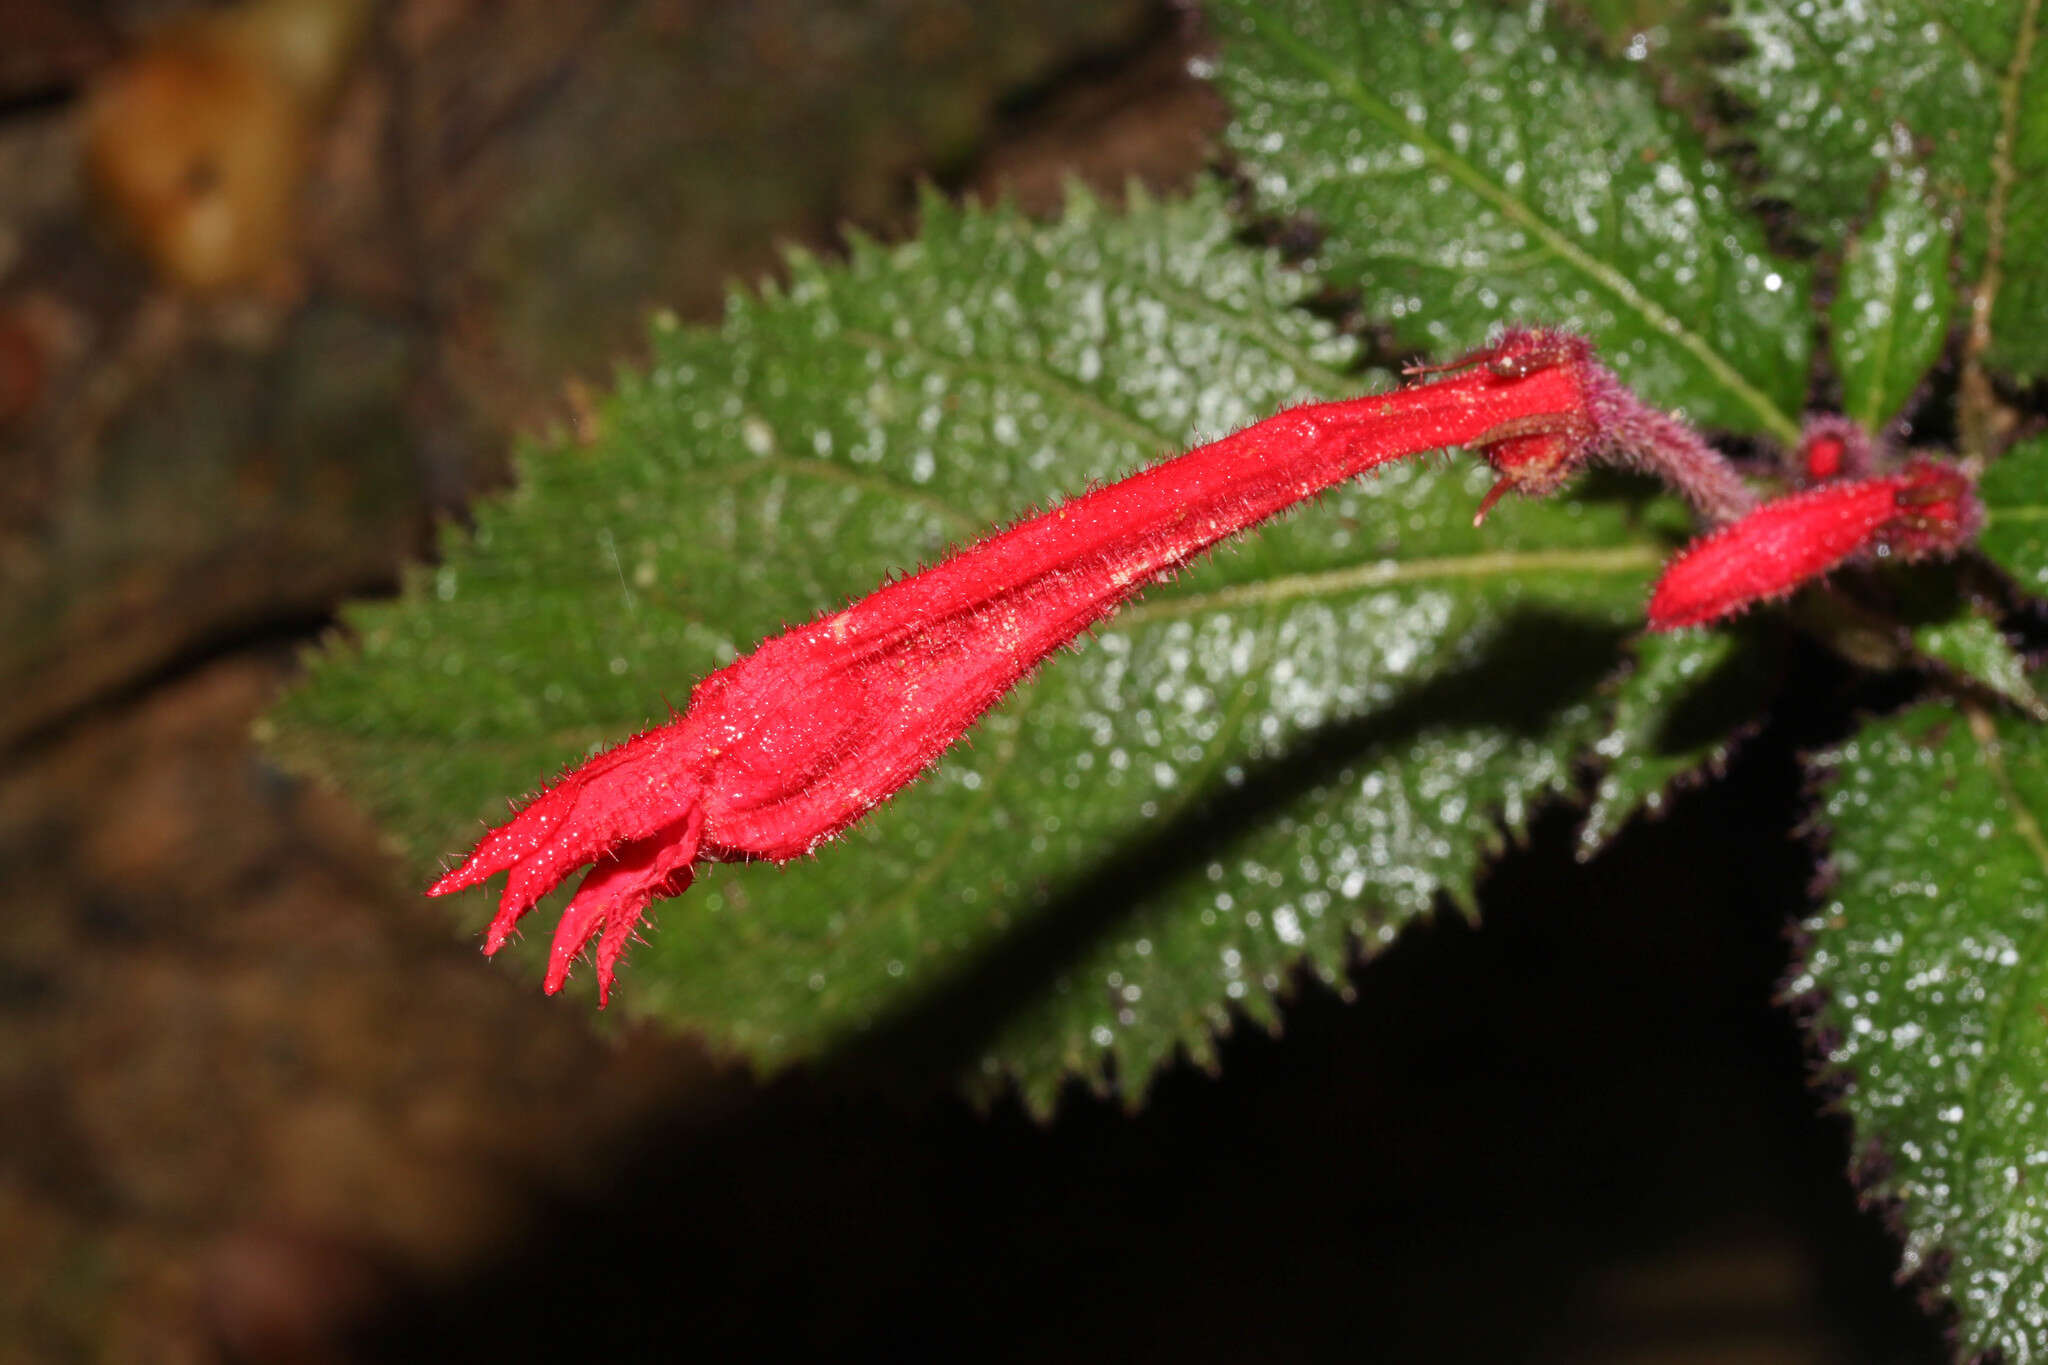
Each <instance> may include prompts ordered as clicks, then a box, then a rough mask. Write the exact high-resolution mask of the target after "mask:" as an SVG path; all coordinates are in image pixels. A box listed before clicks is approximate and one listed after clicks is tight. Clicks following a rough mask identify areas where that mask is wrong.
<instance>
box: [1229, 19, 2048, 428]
mask: <svg viewBox="0 0 2048 1365" xmlns="http://www.w3.org/2000/svg"><path fill="white" fill-rule="evenodd" d="M2033 2H2034V3H2035V4H2038V3H2039V0H2033ZM1241 12H1242V13H1243V14H1244V15H1245V16H1246V17H1247V18H1249V19H1250V20H1251V22H1252V23H1253V25H1254V26H1255V27H1257V28H1258V29H1259V31H1260V32H1261V34H1262V35H1263V36H1264V37H1265V38H1266V39H1267V41H1269V42H1270V43H1272V44H1273V45H1274V46H1275V47H1277V48H1280V49H1282V50H1284V51H1286V52H1287V53H1289V54H1290V55H1292V56H1293V57H1294V58H1295V59H1296V60H1297V61H1298V62H1300V63H1301V65H1302V66H1303V67H1304V68H1306V69H1308V70H1310V71H1313V72H1315V73H1316V74H1317V75H1319V76H1321V77H1322V78H1323V79H1324V80H1325V81H1326V82H1328V84H1329V86H1330V88H1331V89H1332V90H1335V91H1338V92H1341V93H1342V94H1343V95H1344V97H1345V98H1346V99H1347V100H1348V101H1349V102H1350V103H1351V104H1352V105H1353V106H1354V107H1355V108H1356V109H1357V110H1358V111H1359V112H1360V113H1361V114H1364V115H1365V116H1366V117H1367V118H1369V119H1371V120H1372V121H1373V122H1375V123H1377V124H1379V125H1380V126H1381V127H1383V128H1385V129H1386V130H1387V131H1389V132H1391V133H1392V134H1394V136H1395V137H1396V138H1399V139H1401V140H1403V141H1406V142H1408V143H1409V144H1410V145H1412V146H1414V147H1415V148H1416V150H1418V151H1420V152H1421V153H1422V154H1423V155H1424V157H1426V158H1428V159H1429V160H1430V161H1432V162H1433V163H1435V164H1436V165H1437V166H1439V167H1441V168H1442V169H1443V170H1444V172H1445V173H1447V174H1449V175H1451V176H1453V177H1454V178H1456V179H1457V180H1458V181H1459V182H1460V183H1462V184H1463V185H1464V186H1465V187H1466V188H1467V189H1469V190H1471V191H1472V193H1474V194H1475V195H1477V196H1478V197H1479V198H1480V199H1482V200H1483V201H1485V202H1486V203H1487V204H1489V205H1491V206H1492V207H1493V208H1494V209H1495V210H1496V211H1497V212H1499V213H1501V214H1502V215H1504V216H1505V217H1507V218H1508V219H1510V220H1511V221H1513V222H1515V223H1517V224H1519V225H1520V226H1522V227H1523V228H1525V229H1527V230H1528V231H1529V232H1530V234H1531V235H1532V236H1534V237H1535V238H1536V239H1537V240H1538V241H1540V242H1542V243H1543V244H1544V245H1545V246H1546V247H1548V248H1549V249H1550V251H1551V254H1553V255H1554V256H1556V257H1557V258H1558V259H1559V260H1560V261H1562V262H1564V264H1565V265H1567V266H1568V267H1570V268H1571V269H1573V270H1576V271H1577V272H1579V273H1580V274H1581V275H1584V276H1585V277H1586V278H1587V279H1589V280H1591V281H1592V282H1593V283H1595V284H1597V285H1599V286H1600V287H1601V288H1602V289H1605V290H1606V291H1607V292H1608V293H1610V294H1612V295H1613V296H1614V297H1615V298H1616V299H1617V300H1619V301H1620V302H1621V303H1622V304H1623V305H1624V306H1625V307H1627V308H1628V309H1629V310H1631V311H1632V312H1634V313H1635V314H1636V315H1637V316H1638V317H1640V318H1641V319H1642V320H1643V321H1644V322H1645V323H1647V324H1648V325H1649V327H1650V329H1651V330H1652V331H1654V332H1657V333H1660V334H1661V335H1664V336H1667V337H1669V338H1670V339H1671V340H1673V341H1675V342H1677V343H1678V344H1679V345H1680V346H1681V347H1683V348H1684V349H1685V350H1686V351H1687V352H1688V353H1690V354H1691V355H1692V356H1693V358H1694V359H1696V360H1698V361H1699V362H1700V364H1702V365H1703V366H1705V367H1706V369H1707V370H1708V372H1709V373H1711V374H1712V375H1713V376H1714V378H1715V379H1717V380H1718V381H1720V383H1721V384H1722V386H1723V387H1724V388H1726V389H1727V390H1728V391H1729V392H1730V393H1732V394H1734V395H1735V396H1736V397H1737V398H1739V399H1741V400H1742V402H1743V403H1744V404H1745V405H1747V406H1748V407H1749V409H1750V410H1751V411H1752V412H1754V413H1755V414H1756V415H1757V418H1758V420H1759V421H1761V422H1762V423H1763V425H1764V426H1765V427H1766V428H1767V429H1768V430H1769V431H1770V432H1771V433H1772V434H1773V435H1775V436H1777V437H1779V438H1780V439H1782V440H1784V441H1787V442H1791V441H1796V440H1797V439H1798V437H1799V426H1798V424H1797V423H1796V422H1794V421H1793V420H1792V419H1791V417H1789V416H1787V415H1786V413H1785V412H1784V411H1783V409H1781V408H1779V406H1778V405H1777V404H1776V403H1774V402H1772V401H1771V399H1770V398H1769V396H1768V395H1766V394H1765V393H1763V391H1762V390H1760V389H1758V388H1756V387H1755V386H1754V385H1752V384H1751V383H1750V382H1749V381H1748V380H1747V379H1745V378H1743V376H1742V374H1741V372H1740V371H1738V370H1737V369H1736V368H1735V366H1734V365H1733V364H1732V363H1730V362H1729V360H1728V359H1727V357H1725V356H1723V355H1722V354H1721V353H1720V352H1719V351H1718V350H1716V349H1715V348H1714V347H1713V346H1712V345H1711V344H1710V343H1709V342H1708V341H1707V340H1706V338H1704V337H1702V336H1700V335H1699V334H1698V333H1697V332H1694V331H1693V330H1692V329H1691V328H1689V327H1687V326H1686V325H1685V324H1684V323H1682V322H1680V321H1679V319H1678V318H1677V317H1676V316H1675V315H1674V314H1672V313H1671V312H1669V311H1668V310H1666V309H1665V308H1664V306H1663V305H1662V304H1660V303H1658V302H1657V301H1656V300H1655V299H1652V298H1650V297H1649V296H1648V295H1646V294H1644V293H1643V292H1642V291H1641V290H1640V289H1638V288H1636V286H1635V283H1634V281H1632V280H1630V279H1629V278H1628V277H1627V276H1626V275H1624V274H1622V273H1621V272H1620V271H1618V270H1616V269H1614V268H1613V267H1612V266H1609V265H1607V264H1605V263H1603V262H1601V261H1599V260H1597V259H1596V258H1594V257H1593V256H1592V255H1590V254H1588V253H1587V252H1586V251H1584V250H1583V249H1581V248H1580V246H1579V245H1578V243H1576V242H1574V241H1573V240H1572V239H1571V238H1570V237H1569V236H1567V235H1566V234H1565V232H1564V231H1563V230H1562V229H1561V228H1559V227H1557V226H1556V225H1555V224H1553V223H1552V222H1550V220H1549V219H1547V218H1545V217H1543V216H1542V215H1541V214H1539V213H1537V212H1536V210H1535V209H1533V208H1531V207H1530V206H1529V205H1528V204H1527V203H1525V202H1524V201H1523V200H1521V199H1518V198H1516V197H1515V196H1514V195H1512V194H1509V193H1508V192H1507V191H1506V190H1505V189H1503V188H1501V187H1500V186H1498V185H1496V184H1494V183H1493V182H1492V181H1491V180H1489V179H1487V178H1486V176H1485V175H1483V174H1482V173H1481V172H1480V171H1479V169H1478V168H1477V167H1475V166H1473V165H1472V163H1471V162H1469V161H1467V160H1466V159H1465V158H1464V157H1461V156H1459V155H1458V154H1457V153H1455V152H1453V151H1451V150H1450V148H1448V147H1446V146H1444V145H1443V144H1442V143H1441V142H1438V141H1437V140H1436V139H1435V138H1433V137H1431V136H1429V135H1428V134H1426V133H1424V132H1421V131H1420V130H1418V129H1417V128H1416V127H1415V126H1414V125H1413V124H1411V123H1409V122H1408V121H1407V120H1406V119H1404V118H1402V117H1401V116H1400V115H1398V114H1397V113H1395V112H1394V110H1393V109H1392V108H1391V107H1390V106H1389V105H1387V104H1386V103H1385V102H1384V101H1382V100H1380V99H1379V98H1378V97H1377V96H1375V95H1373V94H1372V93H1371V92H1370V91H1368V90H1366V89H1365V88H1364V87H1363V86H1361V85H1359V83H1358V82H1357V80H1356V79H1354V78H1353V76H1352V75H1351V73H1350V71H1349V69H1348V68H1345V67H1342V66H1340V65H1338V64H1337V63H1336V62H1334V61H1332V60H1330V59H1329V58H1327V57H1326V56H1324V55H1323V54H1322V53H1320V52H1318V51H1317V50H1316V49H1314V48H1313V47H1310V46H1309V45H1308V44H1306V43H1303V42H1302V41H1301V40H1300V39H1298V38H1297V37H1296V36H1295V35H1294V33H1293V32H1292V31H1291V30H1290V29H1289V28H1288V27H1287V26H1286V25H1285V24H1284V23H1282V22H1281V21H1280V20H1279V18H1278V17H1277V16H1276V15H1273V14H1272V13H1270V12H1269V11H1267V10H1265V9H1264V8H1262V7H1260V6H1258V5H1244V6H1241Z"/></svg>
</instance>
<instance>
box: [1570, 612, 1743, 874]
mask: <svg viewBox="0 0 2048 1365" xmlns="http://www.w3.org/2000/svg"><path fill="white" fill-rule="evenodd" d="M1779 647H1780V641H1779V638H1778V636H1777V635H1776V634H1775V633H1768V634H1767V633H1765V632H1762V631H1755V632H1736V631H1732V630H1686V631H1676V632H1671V633H1667V634H1660V635H1644V636H1641V637H1639V638H1638V639H1636V640H1635V641H1634V642H1633V643H1632V644H1631V645H1630V647H1629V652H1630V653H1631V654H1632V655H1633V656H1634V661H1633V664H1632V665H1631V667H1630V668H1629V670H1628V672H1627V674H1626V675H1625V676H1624V677H1623V678H1622V679H1621V680H1620V682H1619V683H1617V684H1616V685H1615V688H1614V703H1613V707H1614V709H1613V714H1612V717H1611V719H1610V721H1609V723H1608V728H1607V732H1606V733H1605V734H1604V735H1602V736H1601V737H1600V741H1599V743H1598V744H1596V745H1595V746H1594V752H1595V753H1596V754H1597V755H1598V756H1599V759H1600V762H1601V764H1602V769H1601V773H1600V785H1599V787H1598V788H1597V789H1596V790H1595V792H1594V795H1593V805H1592V809H1590V810H1588V811H1587V812H1586V819H1585V823H1584V824H1583V825H1582V826H1581V827H1580V829H1579V857H1580V858H1582V859H1584V858H1590V857H1592V856H1593V855H1594V854H1595V853H1597V852H1599V851H1600V849H1601V848H1602V847H1604V846H1605V845H1606V843H1607V842H1608V841H1609V840H1610V839H1612V838H1613V837H1614V836H1615V835H1616V834H1619V833H1620V832H1621V830H1622V827H1623V826H1625V825H1626V824H1627V823H1628V821H1629V820H1630V818H1631V817H1633V816H1634V815H1635V814H1636V813H1637V812H1638V811H1642V812H1645V813H1647V814H1650V815H1652V816H1655V815H1658V814H1660V813H1662V811H1663V809H1664V806H1665V803H1666V801H1667V800H1668V799H1669V797H1670V795H1671V792H1672V789H1673V788H1674V787H1675V786H1676V785H1678V784H1679V783H1680V782H1682V781H1684V780H1685V779H1687V778H1690V777H1694V776H1696V775H1698V774H1700V773H1702V772H1706V771H1710V770H1713V769H1716V768H1718V767H1719V766H1720V765H1721V764H1722V763H1724V762H1725V761H1726V760H1727V758H1728V755H1729V753H1730V751H1731V750H1733V748H1734V747H1735V741H1736V739H1737V737H1738V736H1739V735H1740V734H1741V733H1742V732H1743V731H1744V730H1746V729H1749V728H1751V727H1754V726H1755V725H1757V724H1758V723H1759V722H1760V721H1761V719H1762V716H1763V710H1764V707H1765V705H1766V704H1767V703H1768V701H1769V699H1770V694H1771V691H1772V688H1773V687H1774V686H1775V684H1776V681H1777V664H1778V658H1779Z"/></svg>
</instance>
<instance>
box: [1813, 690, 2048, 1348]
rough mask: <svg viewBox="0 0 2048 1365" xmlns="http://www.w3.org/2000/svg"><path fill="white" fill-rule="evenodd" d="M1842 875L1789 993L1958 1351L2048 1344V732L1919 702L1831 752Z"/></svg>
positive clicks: (1829, 809)
mask: <svg viewBox="0 0 2048 1365" xmlns="http://www.w3.org/2000/svg"><path fill="white" fill-rule="evenodd" d="M1822 762H1823V766H1824V770H1826V771H1827V772H1828V773H1829V776H1828V778H1827V783H1826V787H1825V801H1826V807H1825V811H1826V820H1827V823H1828V825H1829V826H1830V827H1831V829H1832V831H1833V836H1834V843H1833V854H1834V866H1835V871H1836V873H1837V879H1836V881H1835V884H1834V886H1833V888H1832V892H1831V895H1830V898H1829V900H1828V903H1827V904H1826V905H1825V906H1824V907H1823V908H1822V909H1821V911H1820V913H1819V914H1817V915H1815V916H1814V917H1813V918H1812V920H1811V921H1809V923H1808V924H1807V926H1806V927H1807V930H1808V932H1809V933H1810V934H1811V935H1812V941H1811V946H1810V949H1809V952H1808V955H1807V959H1806V963H1805V965H1804V967H1803V968H1802V969H1801V972H1800V974H1799V975H1798V976H1797V977H1796V978H1795V979H1794V981H1793V983H1792V989H1793V990H1794V991H1795V992H1799V993H1803V994H1813V995H1814V997H1815V999H1816V1001H1817V1002H1818V1013H1817V1016H1816V1025H1817V1027H1818V1028H1819V1029H1820V1031H1821V1037H1822V1038H1823V1039H1824V1040H1825V1042H1826V1046H1827V1049H1828V1050H1827V1054H1826V1056H1827V1064H1828V1066H1829V1067H1830V1069H1831V1070H1833V1071H1834V1072H1836V1073H1837V1074H1838V1075H1839V1077H1840V1078H1841V1079H1842V1080H1843V1081H1844V1082H1845V1083H1846V1085H1847V1092H1846V1095H1845V1102H1846V1105H1847V1108H1848V1110H1849V1113H1850V1114H1851V1116H1852V1117H1853V1118H1854V1120H1855V1122H1856V1128H1857V1138H1858V1145H1859V1149H1864V1150H1866V1151H1867V1153H1868V1157H1869V1159H1868V1160H1867V1162H1866V1164H1865V1166H1864V1172H1863V1173H1864V1176H1865V1178H1866V1179H1867V1180H1868V1181H1869V1182H1870V1183H1871V1185H1872V1187H1873V1190H1874V1192H1875V1193H1876V1194H1878V1195H1879V1196H1880V1197H1884V1198H1889V1199H1896V1200H1898V1201H1899V1212H1900V1215H1901V1217H1902V1219H1903V1223H1904V1231H1905V1265H1904V1269H1905V1270H1906V1272H1908V1273H1912V1272H1927V1273H1929V1274H1932V1275H1934V1276H1935V1277H1936V1278H1937V1280H1938V1282H1940V1283H1941V1284H1942V1286H1943V1287H1944V1288H1945V1290H1946V1291H1947V1292H1948V1294H1949V1295H1950V1296H1951V1297H1952V1298H1953V1299H1954V1300H1955V1304H1956V1307H1957V1310H1958V1312H1959V1314H1960V1317H1961V1321H1960V1328H1959V1330H1960V1337H1961V1345H1962V1346H1963V1347H1964V1350H1963V1354H1964V1355H1965V1356H1972V1355H1975V1354H1978V1353H1982V1352H1986V1351H1990V1350H1993V1349H1998V1350H2002V1351H2003V1352H2004V1358H2005V1359H2006V1361H2008V1362H2009V1365H2030V1363H2031V1362H2039V1361H2040V1360H2042V1359H2043V1358H2044V1353H2048V1273H2044V1266H2048V837H2044V835H2043V828H2044V825H2048V728H2044V727H2042V726H2039V725H2036V724H2034V723H2033V722H2031V721H2028V720H2025V719H2022V718H2018V717H1992V716H1989V715H1986V714H1983V713H1977V712H1963V711H1959V710H1958V709H1956V708H1954V707H1952V706H1946V705H1929V706H1922V707H1920V708H1918V709H1916V710H1913V711H1909V712H1906V713H1905V714H1903V715H1899V716H1895V717H1892V718H1890V719H1887V720H1883V721H1879V722H1876V723H1874V724H1871V725H1869V726H1866V727H1865V728H1864V729H1863V731H1862V732H1861V733H1860V734H1858V735H1857V736H1856V737H1855V738H1854V739H1853V740H1851V741H1850V742H1849V743H1848V744H1846V745H1844V746H1842V747H1841V748H1840V749H1839V750H1837V751H1835V752H1834V753H1832V754H1830V755H1827V756H1826V757H1825V758H1824V759H1823V760H1822Z"/></svg>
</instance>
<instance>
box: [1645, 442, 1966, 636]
mask: <svg viewBox="0 0 2048 1365" xmlns="http://www.w3.org/2000/svg"><path fill="white" fill-rule="evenodd" d="M1983 519H1984V513H1983V508H1982V507H1981V505H1980V504H1979V503H1978V501H1977V495H1976V492H1975V490H1974V488H1973V487H1972V485H1971V483H1970V479H1969V477H1968V476H1967V475H1966V474H1964V473H1963V471H1962V470H1960V469H1958V468H1956V467H1955V466H1954V465H1947V464H1937V463H1935V462H1934V461H1932V460H1914V461H1912V462H1911V463H1909V464H1907V466H1906V467H1905V468H1904V469H1903V470H1901V471H1900V472H1899V473H1896V474H1891V475H1887V476H1885V477H1883V478H1876V479H1848V480H1841V481H1838V482H1835V483H1826V484H1822V485H1820V486H1819V487H1816V488H1810V489H1807V490H1806V491H1805V492H1803V493H1794V494H1792V495H1791V496H1789V497H1783V498H1778V499H1776V500H1774V501H1772V502H1767V503H1765V504H1764V505H1763V506H1761V507H1759V508H1757V509H1756V510H1755V511H1754V512H1751V513H1750V514H1749V515H1748V516H1745V517H1743V518H1741V519H1740V520H1738V521H1735V522H1733V523H1732V524H1730V525H1727V526H1724V527H1722V528H1721V529H1720V530H1718V531H1715V532H1714V533H1712V534H1711V535H1707V536H1704V537H1702V538H1701V539H1699V540H1696V541H1694V542H1693V543H1692V544H1691V545H1688V546H1687V547H1686V548H1685V549H1684V550H1682V551H1681V552H1679V554H1678V555H1677V557H1676V558H1674V559H1673V560H1672V561H1671V563H1670V564H1669V565H1667V566H1666V567H1665V570H1664V575H1663V577H1661V578H1659V579H1658V580H1657V586H1656V588H1655V589H1654V590H1653V591H1652V592H1651V594H1650V612H1649V615H1650V629H1652V630H1675V629H1677V628H1678V627H1680V626H1697V625H1702V624H1704V623H1706V622H1708V621H1712V620H1714V619H1716V618H1718V617H1721V616H1726V615H1727V614H1728V613H1730V612H1732V611H1737V610H1739V609H1741V608H1743V607H1745V606H1748V605H1749V604H1750V603H1752V602H1758V601H1762V600H1764V599H1766V598H1771V597H1783V596H1784V595H1785V594H1787V593H1789V592H1791V591H1792V590H1793V589H1794V588H1797V587H1798V586H1799V585H1800V584H1802V583H1805V582H1807V581H1808V580H1810V579H1814V578H1818V577H1819V576H1820V575H1822V574H1824V573H1827V572H1828V571H1829V570H1831V569H1834V568H1836V567H1837V566H1839V565H1840V564H1841V563H1842V562H1843V561H1844V560H1846V559H1848V558H1850V557H1851V556H1852V555H1857V554H1861V553H1863V552H1865V551H1869V550H1875V551H1878V552H1879V553H1885V554H1894V555H1897V556H1899V557H1901V558H1903V559H1909V560H1910V559H1918V558H1921V557H1923V556H1926V555H1934V554H1947V553H1952V552H1953V551H1955V550H1956V549H1958V548H1960V547H1961V546H1962V545H1963V544H1964V543H1965V542H1967V541H1968V540H1969V538H1970V537H1971V536H1972V535H1974V534H1975V533H1976V530H1977V528H1978V527H1979V526H1980V525H1981V524H1982V523H1983Z"/></svg>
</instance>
